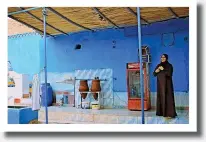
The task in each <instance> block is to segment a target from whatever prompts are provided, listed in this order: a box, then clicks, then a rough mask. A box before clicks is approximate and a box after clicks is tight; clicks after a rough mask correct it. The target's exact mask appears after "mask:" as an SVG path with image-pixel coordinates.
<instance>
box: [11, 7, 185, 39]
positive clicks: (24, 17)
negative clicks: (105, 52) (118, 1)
mask: <svg viewBox="0 0 206 142" xmlns="http://www.w3.org/2000/svg"><path fill="white" fill-rule="evenodd" d="M27 8H29V7H24V8H20V7H9V8H8V13H10V12H15V11H20V10H21V9H27ZM136 12H137V10H136V8H135V7H130V8H128V7H98V8H93V7H52V8H48V13H47V14H48V16H47V23H48V24H47V33H48V34H50V35H57V34H62V33H63V34H69V33H73V32H79V31H83V30H96V29H103V28H109V27H114V28H121V27H125V26H131V25H137V17H136ZM188 16H189V8H188V7H142V8H141V23H142V24H152V23H155V22H160V21H165V20H169V19H174V18H183V17H188ZM8 17H10V18H12V19H15V20H17V21H19V22H21V23H23V24H25V25H27V26H29V27H30V28H33V29H34V30H36V31H37V32H39V33H41V34H42V31H43V23H42V20H43V16H42V9H36V10H32V11H28V12H24V13H20V14H15V15H12V16H8Z"/></svg>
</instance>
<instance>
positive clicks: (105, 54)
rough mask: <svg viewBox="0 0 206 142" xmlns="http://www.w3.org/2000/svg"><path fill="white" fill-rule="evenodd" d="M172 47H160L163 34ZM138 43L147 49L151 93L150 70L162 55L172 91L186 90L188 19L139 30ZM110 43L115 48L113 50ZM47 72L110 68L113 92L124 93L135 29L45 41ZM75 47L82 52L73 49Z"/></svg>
mask: <svg viewBox="0 0 206 142" xmlns="http://www.w3.org/2000/svg"><path fill="white" fill-rule="evenodd" d="M169 32H173V33H174V35H175V40H174V45H173V46H166V47H165V46H163V45H162V40H161V34H162V33H168V34H166V36H167V37H166V38H165V39H164V42H167V41H170V40H171V41H172V39H173V38H171V34H169ZM142 34H143V37H142V44H143V45H148V46H149V47H150V50H151V55H152V64H151V73H150V75H151V91H152V92H154V91H156V83H155V82H156V78H154V77H153V76H152V71H153V70H154V68H155V66H156V65H157V64H158V63H159V62H160V56H161V54H162V53H167V54H168V55H169V61H170V62H171V63H172V64H173V67H174V77H173V80H174V88H175V91H178V92H183V91H188V85H189V84H188V83H189V69H188V66H189V63H188V61H189V44H188V42H187V41H185V37H188V36H189V20H188V19H179V20H176V19H175V20H170V21H166V22H161V23H156V24H152V25H150V26H144V27H142ZM113 40H115V41H116V45H115V46H116V48H113V44H112V42H113ZM47 43H48V47H47V53H48V54H47V57H48V72H71V71H74V70H75V69H96V68H112V69H113V73H114V77H115V78H117V80H116V81H114V91H126V63H128V62H135V61H137V60H138V58H137V48H138V40H137V28H136V27H128V28H125V29H106V30H101V31H99V32H94V33H92V32H81V33H75V34H72V35H70V36H69V37H67V36H63V35H62V36H58V37H57V38H55V39H54V38H48V39H47ZM76 44H81V45H82V49H80V50H74V47H75V45H76ZM40 66H41V68H43V66H44V48H43V40H41V41H40Z"/></svg>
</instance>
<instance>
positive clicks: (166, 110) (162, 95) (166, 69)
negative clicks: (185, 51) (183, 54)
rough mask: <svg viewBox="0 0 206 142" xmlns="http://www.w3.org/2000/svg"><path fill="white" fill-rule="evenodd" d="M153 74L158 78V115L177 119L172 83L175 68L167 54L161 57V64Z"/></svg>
mask: <svg viewBox="0 0 206 142" xmlns="http://www.w3.org/2000/svg"><path fill="white" fill-rule="evenodd" d="M153 74H154V76H156V77H157V106H156V115H158V116H163V117H169V118H174V117H176V116H177V113H176V110H175V100H174V89H173V81H172V74H173V66H172V64H170V63H169V62H168V55H167V54H163V55H162V56H161V63H160V64H158V65H157V66H156V68H155V70H154V72H153Z"/></svg>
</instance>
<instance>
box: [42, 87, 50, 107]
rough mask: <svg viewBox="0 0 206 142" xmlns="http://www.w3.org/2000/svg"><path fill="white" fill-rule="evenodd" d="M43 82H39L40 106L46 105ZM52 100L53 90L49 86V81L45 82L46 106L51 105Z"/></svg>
mask: <svg viewBox="0 0 206 142" xmlns="http://www.w3.org/2000/svg"><path fill="white" fill-rule="evenodd" d="M45 87H46V85H45V83H43V84H41V105H42V106H46V103H45V95H46V92H45ZM52 102H53V91H52V87H51V86H50V83H47V106H51V105H52Z"/></svg>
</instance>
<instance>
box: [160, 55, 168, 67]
mask: <svg viewBox="0 0 206 142" xmlns="http://www.w3.org/2000/svg"><path fill="white" fill-rule="evenodd" d="M163 55H164V56H165V58H166V61H165V62H161V63H160V66H163V68H165V66H166V65H167V64H169V62H168V55H167V54H162V56H163ZM162 56H161V57H162Z"/></svg>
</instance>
